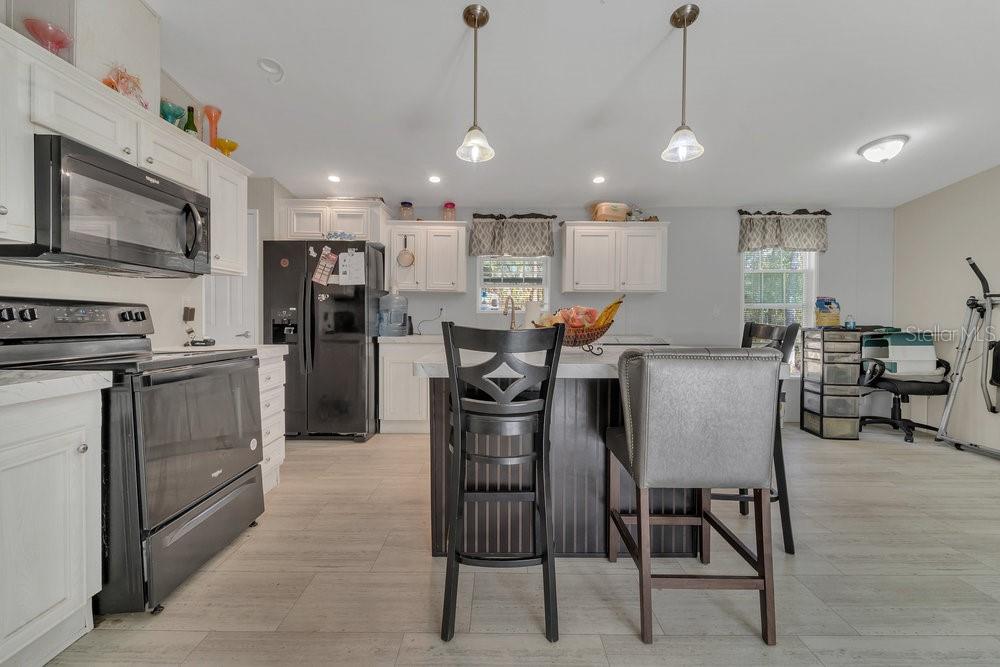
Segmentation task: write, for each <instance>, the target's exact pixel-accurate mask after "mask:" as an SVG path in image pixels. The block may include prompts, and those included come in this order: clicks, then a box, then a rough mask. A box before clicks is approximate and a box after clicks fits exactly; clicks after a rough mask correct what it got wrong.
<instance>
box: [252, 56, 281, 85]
mask: <svg viewBox="0 0 1000 667" xmlns="http://www.w3.org/2000/svg"><path fill="white" fill-rule="evenodd" d="M257 67H259V68H261V69H262V70H263V71H264V72H266V73H267V80H268V81H270V82H271V83H281V82H282V80H283V79H284V78H285V68H284V67H282V66H281V63H279V62H278V61H277V60H275V59H274V58H258V59H257Z"/></svg>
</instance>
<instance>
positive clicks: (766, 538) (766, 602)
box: [753, 489, 777, 646]
mask: <svg viewBox="0 0 1000 667" xmlns="http://www.w3.org/2000/svg"><path fill="white" fill-rule="evenodd" d="M753 505H754V523H756V526H755V528H756V533H757V574H758V575H760V576H761V577H762V578H763V579H764V588H763V589H762V590H761V591H760V625H761V637H763V638H764V641H765V642H766V643H767V645H768V646H774V645H775V644H776V643H777V630H776V628H775V618H774V562H773V560H772V558H771V491H770V489H754V490H753Z"/></svg>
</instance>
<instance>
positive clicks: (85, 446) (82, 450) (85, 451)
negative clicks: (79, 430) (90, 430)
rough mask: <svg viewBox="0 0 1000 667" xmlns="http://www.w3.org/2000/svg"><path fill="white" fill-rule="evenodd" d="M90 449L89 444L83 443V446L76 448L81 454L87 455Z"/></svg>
mask: <svg viewBox="0 0 1000 667" xmlns="http://www.w3.org/2000/svg"><path fill="white" fill-rule="evenodd" d="M88 449H90V447H88V446H87V443H83V444H82V445H80V446H79V447H77V448H76V451H78V452H80V453H81V454H86V453H87V450H88Z"/></svg>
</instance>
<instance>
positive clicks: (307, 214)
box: [285, 205, 329, 239]
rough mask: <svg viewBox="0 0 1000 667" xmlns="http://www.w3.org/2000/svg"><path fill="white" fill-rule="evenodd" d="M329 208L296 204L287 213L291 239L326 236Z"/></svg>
mask: <svg viewBox="0 0 1000 667" xmlns="http://www.w3.org/2000/svg"><path fill="white" fill-rule="evenodd" d="M328 216H329V209H327V207H326V206H308V205H294V206H289V207H288V209H287V212H286V213H285V224H286V226H285V229H286V236H287V238H289V239H321V238H323V237H324V236H326V231H327V227H328V226H329V224H328Z"/></svg>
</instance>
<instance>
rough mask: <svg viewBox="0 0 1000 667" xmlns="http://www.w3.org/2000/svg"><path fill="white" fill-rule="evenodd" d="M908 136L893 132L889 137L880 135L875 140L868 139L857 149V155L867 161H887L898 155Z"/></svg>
mask: <svg viewBox="0 0 1000 667" xmlns="http://www.w3.org/2000/svg"><path fill="white" fill-rule="evenodd" d="M909 140H910V138H909V137H908V136H906V135H905V134H894V135H892V136H891V137H882V138H881V139H876V140H875V141H870V142H868V143H867V144H865V145H864V146H862V147H861V148H859V149H858V155H860V156H861V157H863V158H864V159H866V160H868V161H869V162H878V163H881V162H888V161H889V160H891V159H892V158H894V157H896V156H897V155H899V151H901V150H903V146H905V145H906V142H907V141H909Z"/></svg>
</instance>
